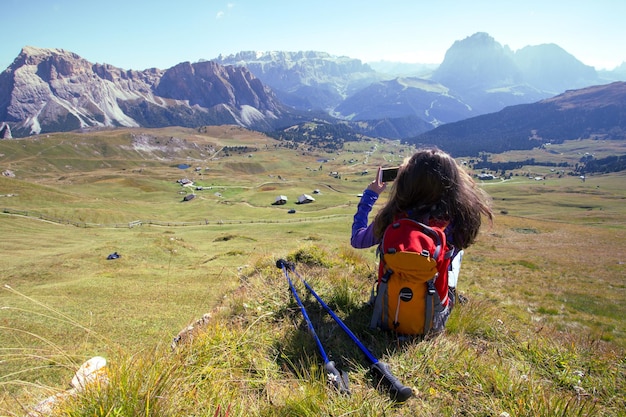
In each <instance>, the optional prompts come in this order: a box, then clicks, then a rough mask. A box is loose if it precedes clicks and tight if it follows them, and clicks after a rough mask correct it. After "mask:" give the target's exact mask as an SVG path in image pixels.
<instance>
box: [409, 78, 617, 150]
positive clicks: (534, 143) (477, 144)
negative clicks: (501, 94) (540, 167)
mask: <svg viewBox="0 0 626 417" xmlns="http://www.w3.org/2000/svg"><path fill="white" fill-rule="evenodd" d="M625 115H626V83H623V82H615V83H611V84H607V85H601V86H594V87H589V88H584V89H580V90H574V91H568V92H566V93H563V94H560V95H558V96H556V97H553V98H550V99H546V100H542V101H539V102H537V103H532V104H521V105H517V106H511V107H507V108H505V109H503V110H501V111H499V112H496V113H491V114H487V115H483V116H478V117H473V118H470V119H467V120H463V121H460V122H456V123H449V124H446V125H444V126H440V127H438V128H436V129H434V130H431V131H429V132H426V133H424V134H421V135H419V136H417V137H415V138H412V139H409V140H407V142H409V143H413V144H435V145H437V146H440V147H442V148H444V149H451V150H453V152H454V153H455V155H478V154H479V153H481V152H489V153H501V152H505V151H507V150H529V149H532V148H535V147H539V146H542V145H545V144H558V143H563V141H565V140H576V139H581V138H590V137H598V138H602V139H608V140H616V141H623V140H624V139H626V122H625V120H626V118H625Z"/></svg>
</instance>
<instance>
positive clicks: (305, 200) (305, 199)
mask: <svg viewBox="0 0 626 417" xmlns="http://www.w3.org/2000/svg"><path fill="white" fill-rule="evenodd" d="M314 201H315V199H314V198H313V197H311V196H310V195H308V194H302V195H301V196H300V197H298V204H307V203H312V202H314Z"/></svg>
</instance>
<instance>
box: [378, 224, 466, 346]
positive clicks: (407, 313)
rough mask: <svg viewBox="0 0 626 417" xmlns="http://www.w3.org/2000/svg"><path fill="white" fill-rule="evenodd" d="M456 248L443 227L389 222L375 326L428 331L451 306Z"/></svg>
mask: <svg viewBox="0 0 626 417" xmlns="http://www.w3.org/2000/svg"><path fill="white" fill-rule="evenodd" d="M453 250H454V248H453V247H448V245H447V243H446V235H445V233H444V231H443V229H442V228H440V227H433V226H427V225H425V224H423V223H420V222H418V221H415V220H413V219H409V218H402V219H398V220H396V221H394V222H393V223H392V224H391V225H389V226H388V227H387V229H386V230H385V233H384V235H383V238H382V241H381V243H380V246H379V253H380V266H379V274H378V287H377V293H376V296H375V299H374V313H373V315H372V322H371V327H373V328H376V327H379V328H382V329H388V330H393V331H394V332H396V333H399V334H403V335H426V334H427V333H428V332H429V331H430V330H431V329H432V328H433V320H434V317H435V315H436V314H437V313H440V312H442V311H443V309H444V308H445V306H447V305H448V268H449V266H450V260H451V256H452V254H453Z"/></svg>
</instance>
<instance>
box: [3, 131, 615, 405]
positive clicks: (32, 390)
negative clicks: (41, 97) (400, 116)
mask: <svg viewBox="0 0 626 417" xmlns="http://www.w3.org/2000/svg"><path fill="white" fill-rule="evenodd" d="M283 145H284V144H281V143H279V142H276V141H274V140H272V139H270V138H267V137H265V136H263V135H260V134H257V133H252V132H248V131H245V130H243V129H240V128H235V127H213V128H207V129H206V130H205V131H203V132H201V133H200V132H198V131H195V130H189V129H174V128H172V129H159V130H146V129H119V130H109V131H98V132H91V133H82V134H78V133H66V134H54V135H46V136H38V137H35V138H28V139H21V140H10V141H0V170H2V171H5V172H9V171H10V172H11V173H13V174H14V177H13V176H11V177H10V176H2V177H0V230H2V233H1V235H2V239H1V240H0V257H1V259H2V261H1V262H0V277H1V284H2V285H3V289H2V291H0V415H9V416H13V415H24V414H25V411H24V410H25V409H27V408H28V407H30V406H32V405H34V404H36V403H37V402H38V401H40V400H41V399H43V398H45V397H47V396H48V395H51V394H52V393H54V392H57V391H58V390H64V389H66V388H67V384H68V382H69V379H71V376H72V374H73V372H74V371H75V369H76V367H77V366H78V365H80V363H82V362H83V361H84V360H86V359H88V358H89V357H91V356H95V355H101V356H105V357H107V358H109V363H110V365H109V366H110V368H111V369H112V370H111V372H112V375H113V374H115V375H117V376H118V377H120V379H119V380H116V381H118V384H110V385H111V386H110V387H109V388H108V389H109V390H111V392H114V393H116V395H109V396H107V398H108V400H107V401H112V402H111V403H107V404H108V406H110V408H109V409H104V408H102V407H103V404H102V403H101V402H98V401H101V399H100V400H98V399H97V398H100V397H98V396H97V395H96V394H94V397H87V399H84V400H85V402H84V403H81V404H74V405H70V406H68V407H70V408H66V409H65V411H66V414H64V415H102V416H104V415H155V416H156V415H172V416H175V415H211V416H213V415H340V414H354V413H356V414H358V415H381V413H382V412H381V410H383V409H385V410H387V411H386V413H387V414H386V415H462V414H463V413H462V411H464V413H465V414H464V415H501V413H502V412H507V413H509V415H568V416H569V415H607V416H609V415H619V414H620V413H623V410H624V405H625V397H626V395H625V394H624V390H625V389H626V384H625V378H626V376H625V373H626V370H625V367H626V364H625V362H624V358H625V356H624V355H625V354H624V352H625V350H624V349H626V325H625V324H626V321H625V320H624V317H625V316H626V303H624V300H625V299H626V273H625V269H624V268H625V267H624V264H625V262H626V227H625V226H626V222H625V221H624V219H625V218H626V216H625V215H626V208H625V204H624V203H625V201H626V185H625V184H626V183H625V181H624V180H625V174H624V173H616V174H611V175H600V176H589V177H588V178H586V179H585V181H582V180H581V179H580V178H578V177H575V176H567V175H565V176H559V175H553V173H552V171H551V170H550V169H548V168H545V167H542V166H533V167H524V168H523V169H521V170H519V172H516V173H515V174H516V175H514V176H512V177H511V178H510V179H508V180H494V181H487V182H484V183H482V184H481V186H482V187H484V189H485V190H486V191H487V192H488V193H489V194H490V195H491V196H492V198H493V204H494V209H495V213H496V218H495V220H494V223H493V224H492V225H490V224H486V225H485V227H484V228H483V231H482V232H481V236H480V239H479V242H478V243H477V244H476V245H475V246H473V247H472V248H470V249H469V250H468V251H467V255H466V257H465V258H464V264H463V270H462V278H461V281H460V284H459V288H460V290H461V292H462V293H464V294H465V295H466V296H467V297H468V298H469V300H470V302H469V303H468V305H464V306H460V307H459V308H458V309H456V310H455V312H454V313H453V316H452V319H451V323H450V326H449V330H448V334H446V335H444V336H443V337H441V338H439V339H435V340H429V341H424V342H421V343H417V342H415V343H412V344H409V345H407V346H401V347H398V346H397V345H395V344H394V343H393V342H390V344H391V345H392V346H396V347H397V350H394V349H391V350H388V349H387V348H386V347H385V346H384V345H379V344H377V343H379V342H380V340H385V339H384V338H382V339H381V337H380V335H376V334H375V333H372V331H370V330H368V329H367V328H366V327H359V322H358V320H357V321H356V322H354V323H355V326H357V328H358V329H359V334H360V335H362V336H363V337H364V338H365V339H364V340H367V341H368V344H369V345H370V346H373V348H374V349H376V352H377V354H379V355H381V356H384V357H385V359H386V360H388V361H389V362H390V363H391V364H392V365H394V370H395V372H396V374H397V376H399V377H400V378H401V379H403V380H405V381H409V383H410V384H411V385H412V386H414V387H415V388H416V390H417V392H418V393H419V395H417V396H416V397H415V398H413V399H411V400H409V401H408V402H407V404H404V405H403V406H401V407H399V408H398V407H393V404H392V403H391V402H389V401H388V400H386V398H385V397H384V395H380V394H378V393H376V392H375V390H373V389H372V388H371V383H370V382H369V381H368V380H367V377H366V376H365V372H364V367H366V365H367V364H366V363H364V362H363V361H362V360H361V359H360V357H359V356H358V352H355V351H352V354H353V356H352V357H342V356H340V357H338V358H337V360H338V361H340V362H342V363H343V364H344V366H347V367H350V368H351V370H352V372H354V375H355V378H356V382H353V384H354V385H355V387H354V389H353V392H354V393H353V396H351V397H349V398H343V397H338V396H336V395H335V394H334V393H333V392H331V391H330V390H328V389H326V388H325V384H324V383H323V379H324V377H323V375H320V374H319V373H316V372H315V371H313V370H312V369H313V368H312V366H313V364H314V363H315V362H318V359H317V358H316V356H315V350H314V348H311V345H310V339H309V338H308V337H307V335H306V334H305V332H304V331H302V330H300V331H299V332H298V327H297V325H298V322H299V321H300V317H299V316H298V314H297V310H290V309H291V308H293V304H292V302H291V301H290V299H289V293H288V291H287V287H286V283H285V281H284V276H282V277H281V271H280V270H278V269H276V268H275V267H273V264H274V263H275V260H276V259H278V258H282V257H290V259H296V260H299V261H300V262H302V264H301V268H302V270H303V271H306V273H307V275H308V276H309V277H310V278H311V279H312V280H314V282H315V283H316V286H318V287H319V291H318V292H320V293H322V294H324V296H327V297H329V299H331V300H333V301H335V304H334V305H338V306H343V307H342V308H341V311H342V312H344V313H346V314H351V312H352V313H354V314H356V313H355V312H356V311H360V310H359V309H360V308H363V307H362V305H363V303H364V302H365V301H366V300H367V297H368V293H369V290H370V288H371V283H372V278H373V276H374V275H375V264H374V262H375V253H374V249H371V250H363V251H355V250H353V249H351V248H350V247H349V236H350V226H351V221H352V215H353V214H354V211H355V209H356V204H357V202H358V199H359V198H358V194H359V193H360V192H362V190H363V189H364V188H365V186H366V185H367V183H368V182H369V181H371V179H372V176H373V174H374V172H375V170H376V167H377V166H378V165H385V166H393V165H398V164H399V163H400V162H401V161H402V159H403V158H404V157H405V156H408V155H410V154H411V152H412V150H411V149H410V148H408V147H403V146H401V145H399V144H397V143H384V142H379V141H368V142H361V143H350V144H348V145H347V146H346V149H344V150H343V151H342V152H339V153H325V152H322V151H319V150H315V149H306V148H303V147H295V146H290V147H287V146H283ZM598 146H599V144H598V142H597V141H595V142H594V141H578V142H577V143H576V146H575V147H573V145H572V143H569V142H568V143H566V144H564V145H561V148H559V147H554V148H552V149H551V150H550V152H543V153H541V157H545V158H550V157H553V158H557V157H561V158H563V157H568V158H575V155H576V154H578V153H580V152H583V153H584V152H594V151H596V150H597V149H598ZM603 146H605V147H606V146H608V145H606V144H604V145H603ZM538 152H542V151H538ZM499 157H504V156H499ZM507 157H509V158H513V157H515V158H517V155H515V156H512V155H509V156H507ZM519 159H522V158H521V157H520V158H519ZM537 160H539V159H537ZM181 164H187V165H188V166H189V167H188V168H185V169H181V168H179V165H181ZM535 174H537V175H539V174H541V175H542V176H543V177H544V179H543V180H541V181H539V180H536V179H535V177H536V176H537V175H535ZM182 179H190V180H192V181H193V182H194V186H193V187H183V186H181V184H180V183H179V182H178V181H179V180H182ZM192 193H193V194H195V198H193V199H192V200H190V201H183V197H185V196H186V195H188V194H192ZM301 194H309V195H311V196H313V197H314V198H315V201H314V202H313V203H310V204H296V201H297V198H298V196H300V195H301ZM279 195H285V196H287V197H288V202H287V203H286V204H285V205H272V203H273V202H274V201H275V198H276V197H277V196H279ZM383 199H384V196H383ZM290 209H295V213H288V210H290ZM114 251H117V252H118V253H119V254H120V255H121V258H119V259H116V260H107V259H106V258H107V255H108V254H110V253H112V252H114ZM299 267H300V266H299ZM342 303H343V304H342ZM289 311H291V313H289ZM207 312H211V313H212V314H213V315H214V317H215V319H214V320H213V322H212V324H211V326H210V330H207V332H206V335H205V338H204V339H202V341H200V342H198V343H199V344H198V346H199V347H196V348H195V349H194V350H192V352H191V353H189V352H186V353H185V354H184V355H187V354H189V355H190V356H184V358H183V359H181V358H180V357H176V359H175V361H180V360H182V361H183V362H184V363H187V364H189V363H194V364H196V363H198V364H199V366H200V367H201V368H202V370H201V373H203V374H202V375H204V376H202V377H201V376H199V375H196V374H194V373H193V372H195V369H196V368H194V367H192V370H187V372H189V374H186V376H184V377H183V376H181V375H179V374H178V373H177V371H174V370H173V369H178V367H177V366H174V365H171V361H172V360H173V359H172V358H171V353H170V352H169V344H170V342H171V341H172V339H173V337H174V336H176V334H177V333H178V332H179V331H180V330H181V329H183V328H185V327H186V326H187V325H189V324H190V323H192V322H194V321H195V320H196V319H198V318H200V317H201V316H202V315H203V314H205V313H207ZM276 314H278V316H277V317H278V318H280V317H288V319H287V320H279V319H268V317H275V315H276ZM363 314H365V313H363ZM253 325H254V326H256V327H254V330H253V331H250V328H251V326H253ZM229 332H232V335H231V333H229ZM297 334H304V336H303V337H298V336H295V335H297ZM251 338H254V340H251ZM214 345H215V346H222V347H221V348H220V349H219V351H215V350H213V349H215V346H214ZM302 346H305V348H304V354H305V356H302V354H303V348H302ZM306 346H308V347H306ZM331 346H334V345H332V344H331ZM339 346H340V347H342V348H343V349H347V348H346V346H344V345H341V344H340V345H339ZM226 348H228V349H226ZM265 348H267V352H266V350H265ZM229 349H232V350H229ZM276 349H278V350H279V351H280V352H281V353H280V354H276V353H275V352H276ZM228 352H231V353H228ZM272 352H273V353H272ZM154 355H157V356H156V357H157V361H154V357H155V356H154ZM220 355H225V356H220ZM273 355H277V356H273ZM192 356H193V358H194V359H193V360H192V359H191V357H192ZM244 357H245V358H248V359H246V360H251V361H252V362H250V363H248V362H246V363H245V364H242V363H239V362H240V361H244V359H242V358H244ZM251 357H255V359H254V360H252V359H250V358H251ZM211 358H216V359H215V360H217V358H220V362H219V363H213V362H212V359H211ZM278 358H281V360H278ZM202 361H205V362H202ZM244 362H245V361H244ZM155 363H159V364H160V366H161V365H162V366H164V367H165V368H166V369H165V368H164V369H160V368H159V369H155V368H154V364H155ZM176 363H178V364H180V362H176ZM281 363H282V365H281ZM261 364H262V365H261ZM122 365H123V366H122ZM125 366H128V367H129V369H130V370H129V369H126V368H125ZM168 366H170V368H168ZM133 367H136V368H135V370H134V371H133V370H132V369H133ZM180 367H181V368H182V366H180ZM259 367H260V368H259ZM253 368H254V369H253ZM257 368H259V369H262V371H259V369H257ZM159 371H160V372H162V373H160V374H159V375H160V377H158V378H156V377H154V373H155V372H156V373H158V372H159ZM120 375H121V376H120ZM142 378H145V380H144V379H142ZM151 378H156V380H158V381H159V382H158V383H155V386H154V387H153V388H155V389H156V391H158V389H166V388H167V389H170V390H172V389H173V391H174V392H176V393H177V394H172V393H170V394H168V396H167V400H163V397H158V396H157V397H158V398H159V399H155V398H156V397H152V396H151V394H149V393H147V392H146V391H145V390H144V389H143V388H141V386H143V384H144V383H148V385H150V383H153V382H154V379H151ZM178 378H182V379H178ZM196 378H198V379H197V380H196ZM206 378H208V380H210V381H212V382H208V380H206ZM130 380H133V381H135V380H138V381H139V382H138V383H136V384H135V383H133V382H129V381H130ZM174 380H176V381H178V382H177V383H176V384H174V383H173V382H172V381H174ZM182 380H184V381H185V382H184V383H181V382H180V381H182ZM192 380H193V381H196V382H193V381H192ZM200 380H202V381H203V382H199V381H200ZM162 381H166V382H167V381H170V382H171V383H172V384H173V386H175V387H177V388H173V386H161V385H159V384H161V383H163V382H162ZM285 381H287V382H285ZM118 389H119V390H118ZM116 390H118V391H116ZM121 391H124V392H126V391H129V392H131V394H132V395H131V394H129V395H127V396H118V394H119V393H120V392H121ZM148 391H150V389H148ZM156 391H155V392H156ZM107 392H109V391H107ZM111 392H109V393H111ZM191 392H193V393H198V394H197V395H195V394H191ZM154 395H156V394H154ZM130 397H132V398H134V400H129V399H128V398H130ZM94 398H95V399H94ZM290 398H292V400H290ZM148 400H152V401H156V403H157V404H158V406H155V407H156V408H150V409H146V407H147V405H146V404H147V403H148V402H149V401H148ZM96 403H97V404H98V405H97V406H95V405H93V404H96ZM89 404H92V405H91V406H90V405H89ZM141 404H143V405H141ZM90 407H92V408H90ZM98 407H100V408H98ZM142 407H143V408H142ZM227 407H228V408H230V410H231V411H230V414H228V412H225V411H224V410H226V408H227ZM392 407H393V408H392ZM96 409H101V410H103V411H99V412H98V411H94V410H96ZM68 410H73V411H71V412H70V411H68ZM80 410H83V411H80ZM115 410H117V411H115ZM129 410H133V411H132V412H131V411H129ZM138 410H140V411H138ZM190 410H195V411H193V412H192V411H190ZM219 410H222V411H221V412H222V414H220V411H219ZM116 413H117V414H116ZM224 413H225V414H224ZM455 413H456V414H455Z"/></svg>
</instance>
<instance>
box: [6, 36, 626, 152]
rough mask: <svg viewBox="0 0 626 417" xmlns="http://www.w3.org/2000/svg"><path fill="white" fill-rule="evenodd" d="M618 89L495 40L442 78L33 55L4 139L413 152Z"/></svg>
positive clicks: (332, 66)
mask: <svg viewBox="0 0 626 417" xmlns="http://www.w3.org/2000/svg"><path fill="white" fill-rule="evenodd" d="M383 71H387V72H383ZM612 81H626V63H625V64H624V65H622V67H619V68H617V69H616V70H615V71H612V72H607V71H604V72H602V73H598V72H597V71H596V70H595V69H594V68H593V67H590V66H587V65H584V64H583V63H581V62H580V61H578V60H577V59H576V58H575V57H573V56H572V55H570V54H568V53H567V52H566V51H564V50H563V49H561V48H560V47H558V46H557V45H553V44H549V45H539V46H528V47H526V48H523V49H521V50H519V51H516V52H513V51H511V50H510V49H509V48H508V47H505V46H504V47H503V46H502V45H500V44H499V43H498V42H496V41H495V40H494V39H493V38H492V37H490V36H489V35H488V34H486V33H476V34H474V35H472V36H469V37H467V38H466V39H463V40H459V41H457V42H455V43H454V44H453V45H452V46H451V47H450V49H449V50H448V51H447V53H446V55H445V59H444V61H443V62H442V63H441V65H439V66H437V67H433V66H424V65H421V66H407V65H404V66H399V65H392V64H390V63H375V64H372V65H367V64H364V63H362V62H361V61H359V60H357V59H352V58H349V57H336V56H332V55H329V54H327V53H324V52H313V51H308V52H266V53H256V52H240V53H238V54H235V55H230V56H219V57H217V58H215V59H213V60H211V61H201V62H196V63H189V62H184V63H180V64H178V65H176V66H174V67H172V68H169V69H166V70H161V69H155V68H152V69H146V70H142V71H136V70H123V69H120V68H116V67H113V66H111V65H107V64H93V63H90V62H88V61H86V60H84V59H83V58H81V57H80V56H78V55H76V54H74V53H72V52H68V51H64V50H61V49H41V48H34V47H25V48H24V49H23V50H22V51H21V53H20V54H19V56H18V57H17V58H16V59H15V61H14V62H13V63H12V65H11V66H9V68H7V69H6V70H5V71H4V72H2V73H1V74H0V135H2V136H0V137H23V136H29V135H31V134H36V133H46V132H55V131H68V130H74V129H81V128H82V129H85V128H92V127H101V126H143V127H163V126H168V125H180V126H186V127H199V126H202V125H215V124H235V125H239V126H243V127H246V128H249V129H253V130H258V131H262V132H268V133H270V132H273V133H272V134H274V135H277V136H278V137H283V136H281V133H280V132H285V131H286V129H292V126H295V125H298V124H304V123H307V122H311V121H315V122H316V123H319V124H321V125H324V126H325V127H324V129H325V131H327V130H328V125H329V124H330V125H333V124H337V125H340V126H341V131H343V132H345V131H346V129H348V130H352V131H353V134H354V135H368V136H376V137H384V138H391V139H402V140H412V141H413V140H415V138H417V137H418V136H419V135H420V134H424V133H426V132H429V131H431V130H433V129H435V128H437V127H439V126H442V125H447V124H450V123H454V122H458V121H461V120H465V119H469V118H472V117H475V116H479V115H483V114H488V113H492V112H498V111H500V110H502V109H504V108H505V107H507V106H512V105H518V104H525V103H534V102H538V101H540V100H544V99H547V98H550V97H554V96H555V95H557V94H560V93H563V92H565V91H566V90H571V89H580V88H584V87H589V86H595V85H601V84H608V83H610V82H612ZM291 132H294V130H293V129H292V130H291Z"/></svg>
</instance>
